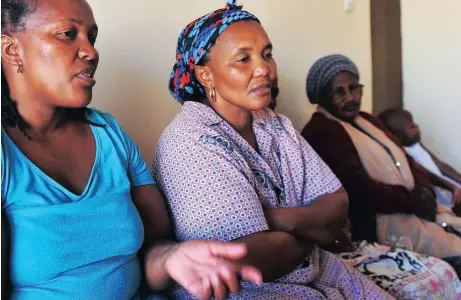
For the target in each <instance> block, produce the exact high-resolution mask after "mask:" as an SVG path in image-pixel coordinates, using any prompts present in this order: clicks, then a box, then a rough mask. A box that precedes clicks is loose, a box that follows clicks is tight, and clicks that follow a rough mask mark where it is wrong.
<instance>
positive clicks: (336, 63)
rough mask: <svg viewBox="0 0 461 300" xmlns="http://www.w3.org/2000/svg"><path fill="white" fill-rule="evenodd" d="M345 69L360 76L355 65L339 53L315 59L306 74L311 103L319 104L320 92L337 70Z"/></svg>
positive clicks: (308, 95)
mask: <svg viewBox="0 0 461 300" xmlns="http://www.w3.org/2000/svg"><path fill="white" fill-rule="evenodd" d="M343 71H347V72H350V73H352V74H354V75H356V76H357V77H360V74H359V70H358V69H357V66H356V65H355V64H354V63H353V62H352V61H351V60H350V59H349V58H347V57H345V56H343V55H340V54H333V55H328V56H324V57H322V58H320V59H319V60H317V61H316V62H315V63H314V65H313V66H312V67H311V68H310V70H309V73H308V74H307V80H306V91H307V97H308V98H309V101H310V102H311V103H312V104H319V101H320V93H321V92H322V90H323V88H325V87H326V86H327V84H328V82H330V80H331V79H332V78H333V77H335V75H336V74H338V73H339V72H343Z"/></svg>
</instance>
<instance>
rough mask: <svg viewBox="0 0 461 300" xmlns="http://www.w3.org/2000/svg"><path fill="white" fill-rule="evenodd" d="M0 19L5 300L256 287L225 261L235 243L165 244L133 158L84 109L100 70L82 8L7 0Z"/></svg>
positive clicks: (142, 170)
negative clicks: (142, 289) (143, 287)
mask: <svg viewBox="0 0 461 300" xmlns="http://www.w3.org/2000/svg"><path fill="white" fill-rule="evenodd" d="M1 20H2V48H1V51H2V136H1V146H2V148H1V151H2V160H1V172H2V173H1V176H2V178H1V184H2V186H1V188H2V189H1V195H2V196H1V197H2V215H4V216H5V218H2V224H3V221H7V223H6V224H7V225H9V226H8V228H9V230H8V231H7V233H9V236H10V239H9V243H8V244H7V245H6V244H5V243H3V245H2V248H3V247H4V246H7V248H9V254H10V255H9V257H8V261H6V262H9V263H10V270H9V275H10V276H3V277H2V278H5V277H9V279H10V281H11V289H10V292H11V296H12V298H14V299H77V298H78V299H133V298H136V297H138V296H139V293H138V288H139V286H140V283H141V279H142V277H145V280H146V282H147V283H148V285H149V286H150V287H151V288H152V289H153V290H162V289H164V288H166V287H167V286H168V283H169V281H170V280H174V281H176V282H177V283H179V284H180V285H182V286H184V287H185V288H186V289H188V290H189V291H190V292H192V293H193V294H195V295H196V296H198V297H200V298H208V297H210V296H212V295H214V296H216V297H217V298H224V297H225V296H227V292H228V291H230V292H236V291H237V290H238V287H239V284H238V280H239V279H244V280H250V281H253V282H256V283H258V282H260V281H261V275H260V273H259V271H257V270H256V269H254V268H253V267H250V266H241V265H239V264H238V263H236V261H237V260H238V259H241V258H242V257H243V256H244V255H245V251H246V249H245V247H244V246H243V245H240V244H234V245H233V244H222V243H217V242H211V241H191V242H187V243H182V244H176V243H174V242H173V240H172V239H173V237H172V231H171V227H170V223H169V219H168V215H167V212H166V209H165V207H164V203H163V199H162V197H161V196H160V194H159V192H158V191H157V189H156V187H155V185H154V181H153V179H152V177H151V175H150V172H149V170H148V168H147V166H146V164H145V163H144V161H143V160H142V158H141V156H140V152H139V149H138V148H137V146H136V145H135V144H134V142H133V141H132V140H131V139H130V138H129V137H128V136H127V135H126V133H125V132H124V131H123V129H122V128H121V127H120V126H119V125H118V124H117V122H116V121H115V119H114V118H113V117H112V116H110V115H108V114H105V113H102V112H99V111H97V110H94V109H89V108H86V106H87V105H88V104H89V103H90V101H91V98H92V88H93V86H94V84H95V80H94V79H93V75H94V73H95V71H96V67H97V65H98V60H99V55H98V52H97V51H96V49H95V48H94V43H95V41H96V36H97V33H98V27H97V26H96V23H95V20H94V18H93V13H92V11H91V8H90V7H89V5H88V3H87V2H86V1H84V0H77V1H76V0H41V1H38V0H35V1H32V0H7V1H2V18H1ZM2 229H3V231H5V229H6V227H5V226H3V227H2ZM2 237H3V236H2ZM138 251H139V254H140V255H139V257H140V260H138V255H137V254H138ZM2 258H3V256H2ZM6 262H5V261H2V266H3V265H4V264H5V263H6ZM140 262H141V263H140ZM141 270H143V272H141ZM3 275H4V274H3Z"/></svg>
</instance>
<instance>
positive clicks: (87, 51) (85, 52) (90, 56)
mask: <svg viewBox="0 0 461 300" xmlns="http://www.w3.org/2000/svg"><path fill="white" fill-rule="evenodd" d="M78 56H79V58H80V59H82V60H87V61H96V62H98V61H99V52H98V50H96V48H95V47H94V45H93V44H91V43H90V42H89V41H88V40H87V41H85V43H84V44H83V45H82V46H81V47H80V49H79V51H78Z"/></svg>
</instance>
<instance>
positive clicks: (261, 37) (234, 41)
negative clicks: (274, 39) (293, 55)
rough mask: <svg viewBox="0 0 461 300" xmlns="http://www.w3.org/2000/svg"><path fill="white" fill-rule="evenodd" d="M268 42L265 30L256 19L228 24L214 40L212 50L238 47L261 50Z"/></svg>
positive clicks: (227, 49) (218, 50) (220, 50)
mask: <svg viewBox="0 0 461 300" xmlns="http://www.w3.org/2000/svg"><path fill="white" fill-rule="evenodd" d="M269 43H270V40H269V37H268V36H267V33H266V31H265V30H264V28H263V27H262V26H261V24H259V23H258V22H256V21H253V20H251V21H250V20H249V21H245V20H243V21H240V22H237V23H234V24H232V25H230V26H229V27H228V28H227V29H226V30H224V32H223V33H222V34H221V35H220V36H219V37H218V39H217V40H216V44H215V47H214V51H213V52H233V51H236V50H237V49H239V48H248V49H254V50H261V49H262V48H264V47H266V46H267V45H268V44H269Z"/></svg>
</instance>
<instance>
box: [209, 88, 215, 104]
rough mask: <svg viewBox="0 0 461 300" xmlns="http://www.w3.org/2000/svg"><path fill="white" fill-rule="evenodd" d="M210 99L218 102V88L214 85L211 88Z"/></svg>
mask: <svg viewBox="0 0 461 300" xmlns="http://www.w3.org/2000/svg"><path fill="white" fill-rule="evenodd" d="M210 101H211V102H216V90H215V88H214V86H212V87H211V88H210Z"/></svg>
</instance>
